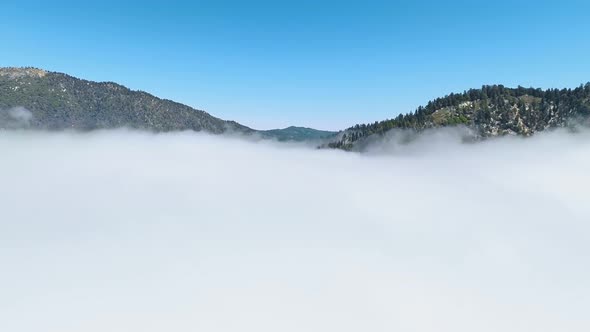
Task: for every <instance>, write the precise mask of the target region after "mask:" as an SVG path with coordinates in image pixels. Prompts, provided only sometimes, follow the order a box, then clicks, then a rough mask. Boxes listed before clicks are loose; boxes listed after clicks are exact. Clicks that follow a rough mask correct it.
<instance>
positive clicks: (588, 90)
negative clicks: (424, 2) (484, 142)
mask: <svg viewBox="0 0 590 332" xmlns="http://www.w3.org/2000/svg"><path fill="white" fill-rule="evenodd" d="M589 119H590V83H586V84H582V85H580V86H579V87H577V88H575V89H570V88H564V89H546V90H542V89H535V88H524V87H521V86H519V87H517V88H506V87H505V86H503V85H484V86H482V87H481V88H480V89H470V90H466V91H464V92H463V93H458V94H456V93H451V94H449V95H446V96H445V97H442V98H436V99H434V100H431V101H429V102H428V103H427V105H426V106H420V107H418V108H417V109H416V110H415V111H414V112H411V113H406V114H399V115H398V116H397V117H395V118H393V119H388V120H383V121H375V122H374V123H370V124H357V125H355V126H352V127H350V128H347V129H345V130H343V131H341V132H340V133H339V134H338V135H337V136H336V138H335V139H334V140H333V141H332V142H330V143H328V144H326V145H324V147H330V148H337V149H343V150H362V148H363V146H364V145H365V143H367V142H368V141H375V140H378V139H379V137H382V136H384V135H385V133H387V132H389V131H392V130H400V129H401V130H404V131H406V132H408V131H409V132H413V133H415V134H419V133H421V132H423V131H425V130H427V129H435V128H443V127H457V126H462V127H465V128H467V129H468V131H466V137H465V138H466V139H470V140H474V139H475V140H478V139H486V138H490V137H497V136H504V135H519V136H531V135H533V134H535V133H536V132H540V131H544V130H547V129H551V128H558V127H567V126H573V125H575V124H583V125H589V124H590V123H589V122H590V121H589ZM406 136H408V135H406ZM410 136H411V135H410ZM410 136H408V139H410Z"/></svg>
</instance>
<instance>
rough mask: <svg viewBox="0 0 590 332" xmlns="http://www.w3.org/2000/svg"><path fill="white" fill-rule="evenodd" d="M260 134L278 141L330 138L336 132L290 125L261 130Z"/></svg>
mask: <svg viewBox="0 0 590 332" xmlns="http://www.w3.org/2000/svg"><path fill="white" fill-rule="evenodd" d="M261 134H262V136H263V137H267V138H273V139H277V140H279V141H308V140H321V139H327V138H331V137H334V136H336V134H337V133H336V132H334V131H324V130H316V129H312V128H304V127H293V126H291V127H288V128H284V129H272V130H265V131H261Z"/></svg>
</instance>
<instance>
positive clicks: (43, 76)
mask: <svg viewBox="0 0 590 332" xmlns="http://www.w3.org/2000/svg"><path fill="white" fill-rule="evenodd" d="M0 110H3V111H4V112H2V114H0V127H2V126H3V127H11V126H14V125H15V123H18V122H20V123H21V124H26V126H27V127H29V128H36V129H48V130H60V129H76V130H92V129H107V128H119V127H128V128H137V129H147V130H153V131H158V132H161V131H176V130H194V131H207V132H210V133H214V134H221V133H227V132H236V133H241V134H249V133H254V132H255V130H253V129H250V128H248V127H246V126H243V125H241V124H239V123H237V122H234V121H225V120H221V119H218V118H216V117H214V116H212V115H210V114H208V113H206V112H204V111H200V110H197V109H194V108H192V107H189V106H186V105H183V104H179V103H176V102H173V101H170V100H166V99H160V98H157V97H155V96H153V95H151V94H149V93H146V92H143V91H132V90H130V89H128V88H126V87H124V86H122V85H119V84H116V83H112V82H102V83H97V82H92V81H86V80H82V79H78V78H75V77H72V76H69V75H66V74H61V73H54V72H48V71H45V70H41V69H36V68H0ZM27 112H30V113H27ZM3 120H4V121H3Z"/></svg>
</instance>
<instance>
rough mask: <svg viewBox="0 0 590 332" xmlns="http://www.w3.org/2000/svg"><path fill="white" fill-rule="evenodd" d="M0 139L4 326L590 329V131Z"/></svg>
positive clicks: (60, 329) (64, 329)
mask: <svg viewBox="0 0 590 332" xmlns="http://www.w3.org/2000/svg"><path fill="white" fill-rule="evenodd" d="M429 137H430V138H429V139H428V140H418V141H416V142H414V143H412V144H409V145H403V144H398V143H396V142H395V141H386V142H385V143H383V144H380V145H375V146H374V147H373V148H372V149H368V151H369V153H365V154H358V153H346V152H341V151H334V150H316V149H313V148H309V147H304V146H299V145H293V144H278V143H272V142H246V141H243V140H239V139H235V138H223V137H214V136H208V135H204V134H195V133H176V134H150V133H142V132H133V131H126V130H117V131H99V132H93V133H73V132H70V133H63V132H62V133H43V132H31V131H0V153H1V154H2V156H1V160H0V331H10V332H25V331H26V332H80V331H84V332H104V331H109V332H119V331H120V332H129V331H137V332H152V331H154V332H155V331H175V332H182V331H207V332H209V331H210V332H217V331H223V332H225V331H255V332H266V331H269V332H270V331H272V332H276V331H281V332H288V331H322V332H325V331H339V332H348V331H363V332H373V331H387V332H391V331H415V332H427V331H428V332H430V331H432V332H434V331H437V332H440V331H449V332H463V331H465V332H473V331H478V332H485V331H490V332H492V331H493V332H497V331H508V332H510V331H515V332H516V331H518V332H522V331H535V332H543V331H560V332H561V331H568V332H578V331H580V332H581V331H584V332H585V331H589V330H590V315H589V314H588V308H590V265H589V264H588V258H589V257H590V241H589V240H590V133H587V132H579V133H576V134H572V133H565V132H553V133H548V134H543V135H538V136H535V137H534V138H529V139H518V138H504V139H498V140H492V141H488V142H483V143H477V144H461V143H459V140H458V139H457V136H454V135H447V134H444V133H443V134H436V135H434V134H433V135H431V136H429Z"/></svg>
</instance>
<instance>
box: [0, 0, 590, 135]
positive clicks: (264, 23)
mask: <svg viewBox="0 0 590 332" xmlns="http://www.w3.org/2000/svg"><path fill="white" fill-rule="evenodd" d="M0 12H1V13H2V14H3V15H2V17H1V18H0V40H1V45H2V46H1V47H2V48H1V49H0V66H35V67H41V68H44V69H48V70H52V71H60V72H66V73H69V74H71V75H74V76H77V77H81V78H86V79H91V80H98V81H115V82H118V83H121V84H124V85H126V86H128V87H130V88H132V89H139V90H144V91H148V92H150V93H153V94H155V95H157V96H159V97H163V98H168V99H173V100H176V101H179V102H182V103H185V104H188V105H191V106H193V107H196V108H199V109H204V110H206V111H208V112H209V113H211V114H213V115H215V116H218V117H221V118H225V119H233V120H236V121H239V122H241V123H243V124H245V125H248V126H251V127H253V128H260V129H265V128H272V127H284V126H288V125H301V126H311V127H317V128H320V129H341V128H344V127H348V126H351V125H354V124H356V123H362V122H373V121H375V120H382V119H385V118H391V117H394V116H396V115H397V114H399V113H405V112H408V111H412V110H413V109H415V108H416V107H417V106H419V105H422V104H425V103H426V102H427V101H428V100H429V99H432V98H435V97H439V96H443V95H445V94H447V93H450V92H460V91H463V90H465V89H468V88H472V87H479V86H481V85H482V84H494V83H501V84H505V85H507V86H517V85H523V86H535V87H543V88H548V87H575V86H577V85H579V84H580V83H582V82H587V81H590V60H589V59H590V56H589V55H590V52H589V51H590V20H589V19H588V17H589V15H590V14H588V13H590V3H588V2H586V1H547V2H544V1H505V0H496V1H425V0H422V1H420V0H419V1H370V0H365V1H332V0H327V1H321V0H318V1H307V0H300V1H263V0H250V1H224V0H217V1H190V2H188V1H187V2H172V1H169V2H164V1H159V2H155V1H141V2H131V1H127V2H122V1H108V0H106V1H97V2H86V1H76V2H74V1H22V0H21V1H18V2H17V1H11V0H3V1H2V2H1V3H0Z"/></svg>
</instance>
